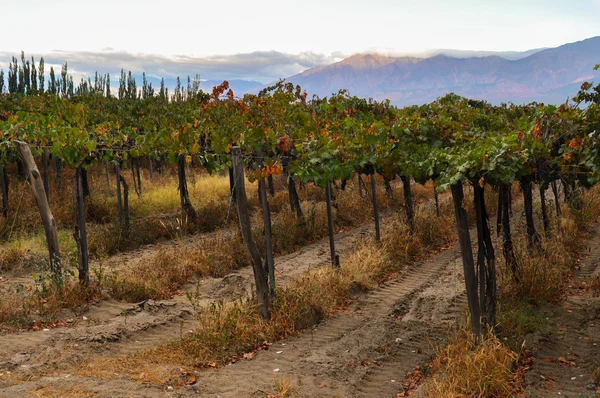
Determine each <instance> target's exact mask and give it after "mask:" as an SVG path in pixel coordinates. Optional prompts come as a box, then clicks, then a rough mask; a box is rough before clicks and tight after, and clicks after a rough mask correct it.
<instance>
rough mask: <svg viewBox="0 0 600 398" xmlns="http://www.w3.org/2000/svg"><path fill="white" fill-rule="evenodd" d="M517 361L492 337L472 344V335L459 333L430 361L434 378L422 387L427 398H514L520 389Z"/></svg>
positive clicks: (514, 355) (485, 337)
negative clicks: (516, 375)
mask: <svg viewBox="0 0 600 398" xmlns="http://www.w3.org/2000/svg"><path fill="white" fill-rule="evenodd" d="M518 360H519V356H518V355H517V354H516V353H515V352H513V351H511V350H510V349H508V348H507V347H506V346H504V345H502V343H500V341H499V340H498V339H497V338H496V337H495V336H494V335H492V334H488V335H485V336H484V337H483V340H482V341H481V342H480V343H479V344H475V343H474V337H473V335H472V334H470V333H469V332H466V331H461V332H459V333H458V334H457V335H455V336H453V337H452V338H451V339H450V341H449V344H448V346H447V347H446V348H443V349H441V350H440V351H439V352H438V353H437V355H436V356H435V357H434V359H433V361H432V362H431V364H430V368H431V371H432V372H433V374H434V375H433V376H432V377H431V378H430V379H429V380H428V381H427V383H426V385H425V388H426V391H427V394H428V395H427V396H429V397H432V398H436V397H439V398H449V397H473V398H475V397H497V398H502V397H507V398H508V397H515V396H517V395H518V394H519V393H520V392H521V390H522V385H521V383H519V382H518V380H517V381H516V380H515V370H516V368H517V365H518Z"/></svg>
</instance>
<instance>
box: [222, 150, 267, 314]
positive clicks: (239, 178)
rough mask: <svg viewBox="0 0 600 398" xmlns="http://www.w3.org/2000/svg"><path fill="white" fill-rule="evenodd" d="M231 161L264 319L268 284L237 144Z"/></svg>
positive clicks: (244, 233)
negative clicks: (256, 239)
mask: <svg viewBox="0 0 600 398" xmlns="http://www.w3.org/2000/svg"><path fill="white" fill-rule="evenodd" d="M231 157H232V161H233V177H234V180H235V187H236V194H237V201H236V203H237V210H238V218H239V220H240V232H241V233H242V239H243V240H244V243H245V244H246V246H247V247H248V251H249V252H250V257H251V258H252V270H253V271H254V283H255V284H256V297H257V299H258V308H259V310H260V314H261V316H262V317H263V318H265V319H270V318H271V314H270V312H269V286H268V283H267V275H266V272H265V269H264V267H263V264H262V258H261V256H260V252H259V251H258V247H256V243H255V242H254V238H253V237H252V226H251V224H250V212H249V211H248V198H247V197H246V183H245V180H244V164H243V163H242V150H241V149H240V147H239V146H234V147H233V148H231Z"/></svg>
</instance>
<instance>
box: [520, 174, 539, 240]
mask: <svg viewBox="0 0 600 398" xmlns="http://www.w3.org/2000/svg"><path fill="white" fill-rule="evenodd" d="M531 180H532V177H531V176H526V177H524V178H522V179H521V181H520V183H521V190H522V191H523V205H524V208H525V223H526V225H527V245H528V247H529V248H530V249H533V248H537V247H539V244H540V237H539V235H538V233H537V231H536V230H535V223H534V221H533V187H532V185H533V184H532V183H531Z"/></svg>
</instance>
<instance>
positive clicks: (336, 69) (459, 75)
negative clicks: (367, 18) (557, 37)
mask: <svg viewBox="0 0 600 398" xmlns="http://www.w3.org/2000/svg"><path fill="white" fill-rule="evenodd" d="M467 54H469V55H470V56H465V55H467ZM598 54H600V37H593V38H589V39H586V40H582V41H579V42H576V43H569V44H565V45H562V46H560V47H556V48H549V49H535V50H529V51H524V52H493V51H471V52H465V51H460V50H443V51H442V50H441V51H439V52H435V53H431V54H429V55H428V56H421V57H415V56H407V55H403V56H392V55H389V54H380V53H364V54H355V55H353V56H351V57H349V58H346V59H344V60H342V61H340V62H337V63H334V64H331V65H327V66H319V67H317V68H313V69H309V70H307V71H305V72H303V73H301V74H299V75H295V76H292V77H291V78H289V79H288V80H289V81H291V82H293V83H294V84H300V85H301V86H302V88H304V89H306V90H307V92H308V93H309V94H311V95H312V94H317V95H319V96H328V95H330V94H331V93H335V92H337V91H339V90H340V89H342V88H344V89H348V90H349V92H350V94H351V95H357V96H360V97H366V98H369V97H373V98H376V99H385V98H388V99H390V100H391V101H392V102H393V103H394V104H396V105H410V104H420V103H425V102H429V101H432V100H434V99H435V98H437V97H440V96H443V95H445V94H447V93H449V92H455V93H457V94H460V95H465V96H468V97H471V98H475V99H484V100H488V101H490V102H493V103H498V102H506V101H512V102H519V103H520V102H529V101H534V100H535V101H540V102H545V103H560V102H564V101H565V100H566V99H567V98H569V97H571V96H573V95H574V94H575V93H576V92H577V90H578V88H579V85H580V84H581V82H582V81H584V80H587V79H590V77H592V78H598V77H600V73H599V72H594V70H593V67H594V65H595V64H596V63H598V62H599V61H600V56H599V55H598Z"/></svg>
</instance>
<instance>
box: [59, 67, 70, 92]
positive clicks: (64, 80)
mask: <svg viewBox="0 0 600 398" xmlns="http://www.w3.org/2000/svg"><path fill="white" fill-rule="evenodd" d="M67 71H68V67H67V63H66V62H65V64H64V65H63V66H62V68H61V70H60V82H61V92H62V95H63V96H66V95H67V94H68V93H67V90H68V85H69V79H68V77H67Z"/></svg>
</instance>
